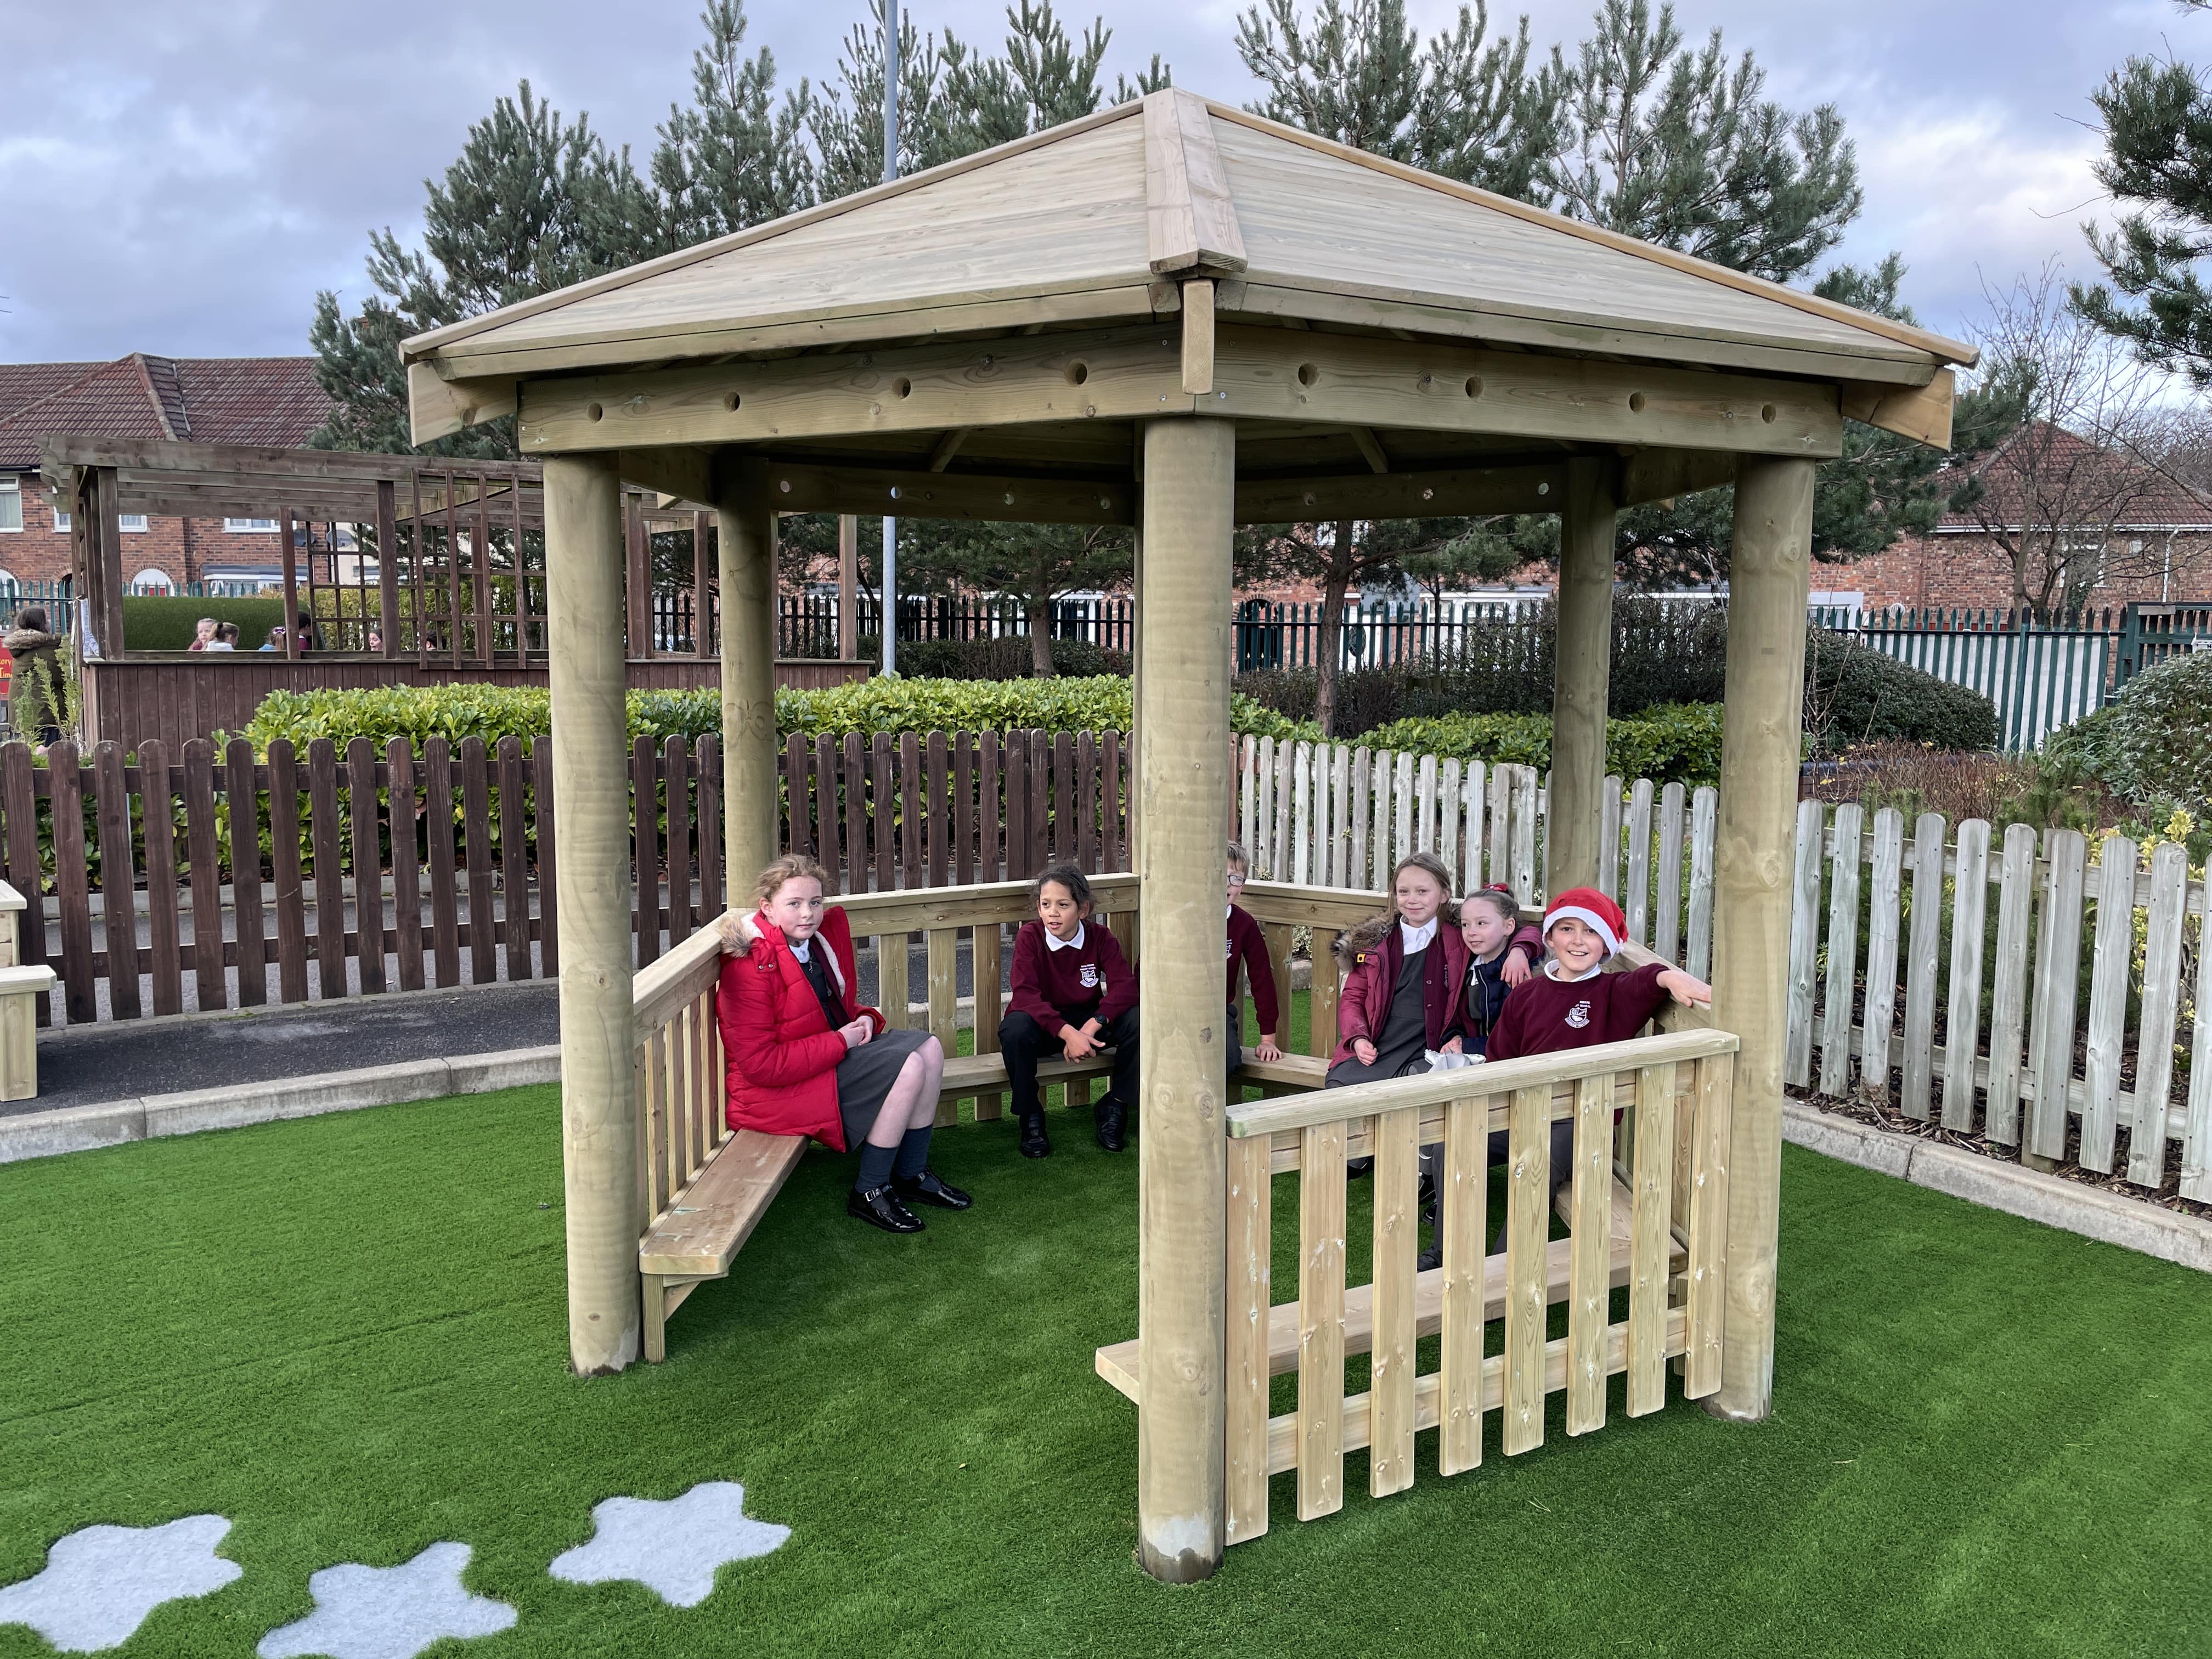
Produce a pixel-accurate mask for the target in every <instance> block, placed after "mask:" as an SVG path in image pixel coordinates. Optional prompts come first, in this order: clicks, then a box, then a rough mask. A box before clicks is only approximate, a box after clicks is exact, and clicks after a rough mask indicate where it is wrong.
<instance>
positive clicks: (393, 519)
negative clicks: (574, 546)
mask: <svg viewBox="0 0 2212 1659" xmlns="http://www.w3.org/2000/svg"><path fill="white" fill-rule="evenodd" d="M518 493H519V491H518ZM516 510H517V513H520V508H519V507H518V508H517V509H516ZM519 524H520V520H518V528H517V529H516V531H515V532H514V580H515V591H516V593H517V594H518V596H519V595H520V592H521V583H522V532H521V530H520V527H519ZM516 603H517V608H518V610H519V609H520V598H519V597H518V599H517V602H516ZM376 620H377V633H378V635H380V637H381V638H382V639H383V641H384V649H383V650H381V651H380V652H378V653H377V654H378V655H379V656H380V657H382V658H383V659H385V660H386V662H390V661H392V659H394V658H396V657H398V654H399V486H398V484H396V483H393V482H392V480H391V479H389V478H380V479H378V480H377V481H376ZM516 626H517V629H518V630H519V629H520V622H518V623H517V624H516ZM362 643H363V644H364V646H365V645H366V644H367V641H363V642H362Z"/></svg>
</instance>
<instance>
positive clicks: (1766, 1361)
mask: <svg viewBox="0 0 2212 1659" xmlns="http://www.w3.org/2000/svg"><path fill="white" fill-rule="evenodd" d="M1813 471H1814V462H1813V461H1811V460H1810V459H1796V458H1794V457H1793V458H1790V459H1778V460H1770V459H1763V458H1762V459H1753V458H1746V459H1744V460H1743V461H1742V462H1741V464H1740V465H1739V468H1738V471H1737V474H1736V485H1735V551H1734V561H1733V568H1732V570H1731V572H1730V575H1729V636H1728V672H1727V678H1726V682H1725V684H1726V692H1725V700H1726V706H1727V712H1726V714H1725V715H1724V717H1723V728H1722V737H1721V778H1720V825H1719V843H1720V845H1719V849H1718V857H1717V860H1716V867H1715V869H1714V872H1713V878H1714V908H1713V1023H1714V1024H1717V1025H1718V1026H1719V1027H1720V1028H1721V1029H1722V1030H1727V1031H1733V1032H1735V1034H1736V1036H1738V1037H1739V1038H1740V1039H1741V1042H1742V1044H1743V1046H1742V1048H1741V1050H1740V1051H1739V1052H1738V1054H1737V1055H1736V1060H1735V1101H1734V1113H1733V1121H1732V1123H1731V1126H1730V1129H1729V1159H1728V1180H1729V1185H1728V1271H1727V1288H1728V1304H1727V1311H1726V1313H1725V1314H1724V1315H1723V1325H1722V1352H1721V1386H1720V1391H1719V1392H1718V1393H1717V1394H1715V1395H1712V1396H1711V1398H1710V1399H1708V1400H1707V1401H1706V1402H1705V1409H1706V1410H1707V1411H1709V1412H1711V1413H1712V1414H1713V1415H1714V1416H1716V1417H1725V1418H1728V1419H1731V1420H1733V1421H1735V1422H1740V1423H1755V1422H1757V1421H1759V1419H1762V1418H1764V1417H1765V1415H1766V1414H1767V1413H1768V1412H1769V1410H1771V1407H1772V1402H1773V1394H1774V1272H1775V1253H1776V1231H1777V1225H1778V1213H1779V1201H1780V1196H1781V1182H1782V1070H1783V1048H1784V1023H1785V1020H1786V1018H1787V1009H1786V1006H1785V1005H1786V1003H1787V1000H1788V995H1789V979H1790V972H1789V968H1790V962H1789V958H1790V885H1791V883H1790V878H1791V870H1792V864H1791V852H1792V847H1793V835H1794V825H1795V821H1796V807H1797V763H1798V752H1799V740H1798V732H1799V729H1800V726H1801V723H1802V713H1801V711H1802V708H1803V705H1804V678H1805V605H1806V599H1807V593H1808V587H1809V586H1810V583H1811V580H1812V554H1813Z"/></svg>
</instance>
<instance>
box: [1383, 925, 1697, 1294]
mask: <svg viewBox="0 0 2212 1659" xmlns="http://www.w3.org/2000/svg"><path fill="white" fill-rule="evenodd" d="M1627 931H1628V919H1627V918H1626V916H1624V915H1621V912H1620V906H1619V905H1617V904H1615V903H1614V902H1613V901H1612V900H1611V899H1609V898H1607V896H1605V895H1604V894H1603V893H1601V892H1599V891H1598V890H1597V889H1595V887H1571V888H1569V889H1568V890H1566V891H1565V892H1564V893H1562V894H1560V895H1559V897H1557V898H1555V899H1553V901H1552V902H1551V903H1549V904H1548V905H1547V906H1545V908H1544V943H1545V944H1546V945H1547V946H1548V947H1550V950H1551V953H1552V954H1551V959H1550V960H1549V961H1547V962H1546V963H1545V964H1544V969H1543V971H1542V972H1541V973H1539V974H1533V975H1530V976H1529V977H1528V979H1526V980H1524V981H1522V983H1521V984H1519V985H1517V986H1516V987H1514V988H1513V990H1512V992H1511V993H1510V994H1508V995H1507V997H1506V999H1505V1007H1504V1011H1503V1012H1500V1013H1499V1015H1498V1024H1496V1026H1494V1027H1493V1028H1492V1030H1491V1033H1490V1044H1489V1048H1488V1050H1487V1052H1486V1059H1487V1060H1489V1061H1490V1062H1491V1063H1492V1064H1495V1063H1496V1062H1497V1061H1498V1060H1516V1059H1518V1058H1520V1057H1521V1056H1522V1055H1523V1054H1554V1053H1557V1052H1558V1051H1559V1050H1560V1049H1562V1048H1595V1047H1596V1046H1597V1045H1598V1044H1599V1043H1601V1042H1626V1041H1627V1040H1628V1039H1629V1038H1630V1037H1632V1036H1635V1035H1636V1034H1637V1033H1638V1031H1640V1030H1643V1029H1644V1026H1645V1025H1647V1024H1650V1020H1651V1017H1652V1016H1653V1015H1654V1014H1656V1013H1657V1012H1659V1011H1660V1010H1661V1009H1662V1008H1664V1007H1665V1006H1667V1004H1668V1002H1669V1001H1674V1002H1680V1003H1682V1004H1684V1005H1685V1006H1690V1007H1697V1006H1705V1005H1709V1004H1710V1003H1711V1001H1712V1000H1713V987H1711V986H1710V985H1708V984H1706V983H1705V981H1703V980H1701V979H1692V978H1691V977H1690V975H1687V974H1686V973H1684V972H1683V971H1682V970H1681V969H1680V968H1669V967H1668V966H1667V965H1666V964H1665V963H1658V962H1652V963H1645V964H1644V966H1643V967H1641V968H1632V969H1629V971H1628V972H1626V973H1625V974H1608V973H1607V972H1606V971H1605V963H1606V960H1607V957H1611V956H1613V954H1614V953H1615V952H1617V951H1619V950H1620V940H1621V935H1622V934H1624V933H1626V932H1627ZM1489 1150H1490V1162H1491V1163H1492V1164H1503V1163H1504V1162H1505V1160H1506V1158H1508V1157H1509V1156H1510V1152H1509V1148H1508V1144H1507V1135H1506V1133H1505V1131H1504V1130H1503V1129H1499V1130H1496V1131H1493V1132H1492V1134H1491V1137H1490V1149H1489ZM1574 1151H1575V1125H1574V1120H1573V1119H1571V1118H1553V1120H1552V1170H1551V1174H1552V1183H1551V1184H1552V1195H1553V1198H1554V1199H1556V1198H1557V1197H1558V1196H1559V1188H1562V1187H1564V1186H1565V1185H1566V1184H1567V1183H1568V1182H1570V1181H1571V1180H1572V1179H1573V1178H1574ZM1503 1240H1504V1229H1503V1228H1502V1227H1501V1228H1500V1229H1499V1231H1498V1241H1497V1242H1493V1243H1492V1245H1491V1247H1490V1249H1491V1254H1492V1255H1496V1254H1497V1253H1498V1251H1499V1250H1500V1249H1504V1244H1503V1242H1502V1241H1503ZM1442 1264H1443V1244H1442V1243H1441V1242H1435V1243H1431V1244H1430V1246H1429V1248H1428V1249H1426V1250H1425V1251H1424V1252H1422V1254H1421V1257H1420V1262H1419V1265H1420V1266H1421V1267H1424V1268H1427V1267H1439V1266H1441V1265H1442Z"/></svg>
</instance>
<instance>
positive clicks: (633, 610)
mask: <svg viewBox="0 0 2212 1659" xmlns="http://www.w3.org/2000/svg"><path fill="white" fill-rule="evenodd" d="M623 507H624V509H625V512H624V515H623V548H624V555H625V562H626V564H627V567H628V573H629V574H628V576H627V579H626V580H624V581H623V589H624V592H625V593H626V595H627V597H628V599H629V653H630V655H631V656H633V657H649V656H651V655H652V654H653V540H652V536H651V534H650V532H648V531H647V529H646V524H645V497H644V496H642V495H627V494H626V495H624V496H623Z"/></svg>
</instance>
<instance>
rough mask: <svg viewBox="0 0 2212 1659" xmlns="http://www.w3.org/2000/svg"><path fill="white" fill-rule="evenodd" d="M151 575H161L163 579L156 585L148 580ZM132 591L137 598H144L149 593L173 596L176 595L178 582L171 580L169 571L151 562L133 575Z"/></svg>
mask: <svg viewBox="0 0 2212 1659" xmlns="http://www.w3.org/2000/svg"><path fill="white" fill-rule="evenodd" d="M149 576H159V577H160V578H161V581H160V583H159V584H158V585H156V584H155V583H152V582H149V581H148V580H146V579H147V578H148V577H149ZM130 592H131V594H132V595H133V596H134V597H137V598H143V597H145V596H146V595H147V594H149V593H156V594H158V595H160V596H161V597H163V598H173V597H175V595H176V592H177V584H176V583H175V582H174V581H172V580H170V578H169V573H168V572H167V571H166V570H164V569H162V568H161V566H159V565H157V564H149V565H148V566H147V567H146V568H144V569H143V570H141V571H140V572H139V573H138V574H137V575H135V576H133V577H131V587H130Z"/></svg>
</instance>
